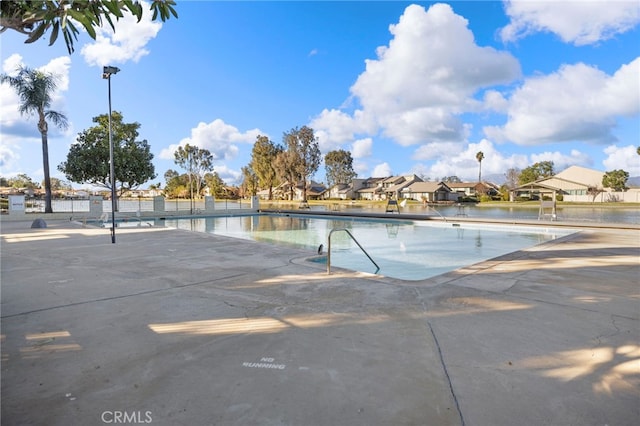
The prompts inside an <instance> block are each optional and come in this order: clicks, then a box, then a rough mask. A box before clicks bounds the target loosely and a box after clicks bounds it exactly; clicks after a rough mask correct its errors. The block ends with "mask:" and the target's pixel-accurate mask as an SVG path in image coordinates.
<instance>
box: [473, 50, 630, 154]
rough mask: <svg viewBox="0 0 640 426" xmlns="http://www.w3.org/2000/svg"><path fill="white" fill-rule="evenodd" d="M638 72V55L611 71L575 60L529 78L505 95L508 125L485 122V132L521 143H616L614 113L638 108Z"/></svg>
mask: <svg viewBox="0 0 640 426" xmlns="http://www.w3.org/2000/svg"><path fill="white" fill-rule="evenodd" d="M639 74H640V58H637V59H635V60H634V61H632V62H631V63H629V64H626V65H623V66H621V67H620V69H619V70H618V71H617V72H616V73H615V74H614V75H612V76H608V75H607V74H605V73H604V72H602V71H600V70H598V69H597V68H594V67H590V66H587V65H585V64H582V63H579V64H576V65H564V66H562V67H561V68H560V69H559V70H558V71H557V72H555V73H553V74H550V75H547V76H542V77H533V78H529V79H527V80H526V81H525V83H524V84H523V85H522V86H521V87H520V88H519V89H518V90H517V91H516V92H515V93H514V94H513V96H512V97H511V99H510V100H509V110H508V116H509V119H508V122H507V123H506V125H504V126H502V127H485V129H484V131H485V134H486V135H487V137H489V138H491V139H495V140H500V141H504V140H508V141H512V142H514V143H516V144H519V145H538V144H545V143H549V142H571V141H583V142H593V143H611V142H614V141H615V138H614V136H613V134H612V129H613V128H614V127H615V125H616V116H619V115H623V116H630V117H631V116H634V115H637V114H638V113H639V112H640V80H639V79H638V75H639Z"/></svg>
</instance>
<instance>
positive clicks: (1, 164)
mask: <svg viewBox="0 0 640 426" xmlns="http://www.w3.org/2000/svg"><path fill="white" fill-rule="evenodd" d="M18 160H20V154H18V152H17V150H16V149H15V147H12V146H9V145H6V144H5V143H4V141H2V142H0V168H1V169H2V170H11V169H12V168H13V166H14V164H15V163H16V162H17V161H18Z"/></svg>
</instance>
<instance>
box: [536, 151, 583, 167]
mask: <svg viewBox="0 0 640 426" xmlns="http://www.w3.org/2000/svg"><path fill="white" fill-rule="evenodd" d="M541 161H553V168H554V170H555V171H556V172H560V171H562V170H564V169H566V168H567V167H569V166H583V167H590V166H592V164H593V161H592V160H591V157H590V156H589V155H587V154H585V153H583V152H580V151H578V150H577V149H572V150H571V152H570V153H569V155H567V154H563V153H561V152H557V151H555V152H548V151H547V152H543V153H540V154H531V163H532V164H535V163H539V162H541Z"/></svg>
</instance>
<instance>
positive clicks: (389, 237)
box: [164, 215, 575, 280]
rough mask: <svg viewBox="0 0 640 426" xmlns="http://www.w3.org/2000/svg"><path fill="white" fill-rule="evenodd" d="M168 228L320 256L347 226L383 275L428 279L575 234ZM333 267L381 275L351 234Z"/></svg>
mask: <svg viewBox="0 0 640 426" xmlns="http://www.w3.org/2000/svg"><path fill="white" fill-rule="evenodd" d="M164 224H165V226H168V227H175V228H179V229H186V230H191V231H197V232H207V233H211V234H217V235H225V236H228V237H234V238H242V239H249V240H255V241H261V242H269V243H273V244H284V245H290V246H295V247H299V248H308V249H309V254H310V255H313V254H317V252H318V248H319V246H320V245H321V244H322V245H323V251H324V252H325V254H326V250H327V248H328V241H327V238H328V236H329V233H330V232H331V230H332V229H338V228H345V229H348V230H349V232H350V233H351V234H352V235H353V236H354V237H355V239H357V240H358V242H359V243H360V245H361V246H362V247H363V248H364V249H365V250H366V251H367V253H369V255H370V256H371V258H372V259H373V260H374V261H375V262H376V263H377V264H378V265H379V266H380V270H379V271H378V272H377V273H378V274H381V275H385V276H388V277H393V278H398V279H403V280H422V279H426V278H429V277H433V276H436V275H440V274H443V273H445V272H449V271H452V270H455V269H458V268H461V267H464V266H468V265H471V264H474V263H477V262H481V261H484V260H487V259H491V258H494V257H497V256H501V255H504V254H507V253H511V252H514V251H517V250H521V249H524V248H527V247H532V246H534V245H537V244H539V243H543V242H546V241H551V240H553V239H556V238H558V237H561V236H564V235H568V234H570V233H573V232H575V231H572V230H566V229H553V228H533V227H529V228H524V227H515V226H500V225H475V224H473V225H468V224H460V223H451V222H448V223H446V222H445V223H443V222H429V221H407V220H378V219H375V220H373V219H360V218H353V219H352V218H343V217H341V218H340V219H327V218H326V217H314V216H308V215H249V216H229V217H207V218H193V219H166V220H165V221H164ZM331 266H332V267H339V268H346V269H351V270H356V271H363V272H370V273H375V272H376V267H375V266H374V265H373V264H372V263H371V261H370V260H369V259H368V258H367V256H366V255H365V254H364V253H363V252H362V251H361V250H360V248H359V247H358V246H357V244H356V243H355V242H354V241H353V240H352V239H351V238H350V237H349V235H348V234H347V233H346V232H339V231H336V232H334V233H333V234H332V236H331Z"/></svg>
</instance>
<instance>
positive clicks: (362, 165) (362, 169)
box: [353, 160, 369, 177]
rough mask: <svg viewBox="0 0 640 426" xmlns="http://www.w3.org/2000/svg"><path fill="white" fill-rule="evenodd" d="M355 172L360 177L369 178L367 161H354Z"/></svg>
mask: <svg viewBox="0 0 640 426" xmlns="http://www.w3.org/2000/svg"><path fill="white" fill-rule="evenodd" d="M353 170H354V171H355V172H356V173H357V174H358V177H364V176H368V173H369V164H367V162H366V161H358V160H354V161H353Z"/></svg>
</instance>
